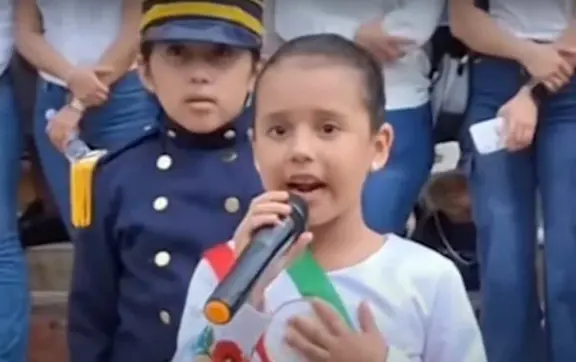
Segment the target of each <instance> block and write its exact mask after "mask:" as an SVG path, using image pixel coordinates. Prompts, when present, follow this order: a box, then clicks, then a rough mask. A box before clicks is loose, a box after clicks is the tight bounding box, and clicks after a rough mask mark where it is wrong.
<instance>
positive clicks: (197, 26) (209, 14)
mask: <svg viewBox="0 0 576 362" xmlns="http://www.w3.org/2000/svg"><path fill="white" fill-rule="evenodd" d="M263 7H264V0H212V1H198V0H196V1H193V0H192V1H191V0H186V1H184V0H145V1H144V4H143V16H142V22H141V26H140V31H141V36H142V41H159V42H162V41H166V42H179V41H182V42H188V41H189V42H206V43H216V44H226V45H230V46H234V47H240V48H248V49H258V48H260V47H261V45H262V35H263V32H264V25H263V21H262V14H263Z"/></svg>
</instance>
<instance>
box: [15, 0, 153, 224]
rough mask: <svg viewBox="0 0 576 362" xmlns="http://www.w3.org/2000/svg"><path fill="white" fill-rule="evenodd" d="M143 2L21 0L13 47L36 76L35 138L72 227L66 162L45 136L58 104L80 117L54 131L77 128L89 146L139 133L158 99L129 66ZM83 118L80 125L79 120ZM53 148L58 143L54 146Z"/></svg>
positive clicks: (105, 145) (132, 62) (124, 139)
mask: <svg viewBox="0 0 576 362" xmlns="http://www.w3.org/2000/svg"><path fill="white" fill-rule="evenodd" d="M140 7H141V2H140V1H133V0H123V1H118V0H103V1H90V2H83V3H82V5H81V6H78V5H77V2H76V1H73V0H62V1H46V0H21V1H18V2H17V5H16V24H17V25H16V45H17V48H18V50H19V51H20V53H21V54H22V55H23V56H24V57H25V58H26V59H27V60H28V61H29V62H30V63H31V64H32V65H34V66H35V67H36V68H37V69H38V71H39V73H40V76H41V77H42V79H41V80H40V81H39V82H38V83H39V84H38V87H37V95H36V109H35V120H34V123H35V124H34V137H35V142H36V146H37V148H38V152H39V155H40V159H41V162H42V166H43V170H44V173H45V174H46V178H47V179H48V183H49V185H50V188H51V190H52V192H53V194H54V197H55V199H56V203H57V205H58V208H59V210H60V213H61V216H62V218H63V219H64V221H65V222H66V223H67V225H68V226H69V228H71V226H70V221H69V220H70V217H69V215H70V205H69V204H70V198H69V181H68V180H69V171H68V169H69V165H68V161H67V160H66V159H65V157H64V156H63V155H62V154H61V152H60V150H59V149H58V148H57V147H55V146H54V145H53V144H52V142H51V139H50V137H53V138H54V135H53V134H52V135H48V134H47V132H46V131H47V125H48V121H49V120H50V118H52V117H53V116H54V115H55V114H57V112H58V111H59V110H61V109H65V110H73V112H76V113H80V114H79V116H78V117H76V118H74V117H72V118H71V119H70V117H69V118H66V117H61V118H57V119H56V120H54V122H55V123H56V124H52V125H51V132H53V133H54V132H59V133H60V134H65V136H66V137H72V136H73V134H75V133H76V132H79V133H80V137H81V138H82V139H84V140H85V141H86V142H87V143H88V144H89V145H91V146H92V147H94V148H104V149H108V148H114V147H116V146H119V145H122V144H123V143H126V142H128V141H129V140H131V139H134V138H135V137H137V136H139V135H140V134H142V132H143V128H144V127H145V126H146V125H148V124H149V123H150V122H151V120H152V119H154V117H155V109H156V105H155V104H154V103H153V102H152V101H151V99H150V97H149V95H148V93H147V92H146V91H145V90H144V88H143V87H142V85H141V83H140V80H139V79H138V75H137V73H136V71H135V69H134V65H135V59H136V58H135V56H136V54H137V44H138V25H139V21H140V16H141V10H140ZM80 118H81V119H82V121H81V122H80V123H79V122H78V121H79V120H80ZM57 146H58V145H57Z"/></svg>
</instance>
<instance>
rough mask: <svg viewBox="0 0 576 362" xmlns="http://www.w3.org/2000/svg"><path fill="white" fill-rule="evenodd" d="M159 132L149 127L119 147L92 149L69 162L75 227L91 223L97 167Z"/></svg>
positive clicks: (157, 128) (71, 209) (71, 215)
mask: <svg viewBox="0 0 576 362" xmlns="http://www.w3.org/2000/svg"><path fill="white" fill-rule="evenodd" d="M159 132H160V129H159V127H151V128H150V129H146V130H145V131H144V132H143V133H142V134H141V135H138V137H136V138H135V139H133V140H131V141H129V142H127V143H124V144H123V145H122V146H121V147H118V148H115V149H113V150H94V151H92V152H90V153H88V154H87V155H86V156H84V157H82V158H81V159H79V160H76V161H74V162H73V163H71V164H70V218H71V222H72V225H73V226H74V227H75V228H78V229H84V228H87V227H89V226H90V225H91V224H92V219H93V215H92V211H93V209H94V207H93V198H94V179H95V174H96V172H97V169H101V168H102V167H103V166H105V165H106V164H108V163H110V161H112V160H114V159H116V158H117V157H118V156H120V155H121V154H123V153H124V152H126V151H128V150H130V149H132V148H134V147H137V146H139V145H140V144H142V143H144V142H145V141H147V140H149V139H150V138H152V137H154V136H156V135H157V134H158V133H159Z"/></svg>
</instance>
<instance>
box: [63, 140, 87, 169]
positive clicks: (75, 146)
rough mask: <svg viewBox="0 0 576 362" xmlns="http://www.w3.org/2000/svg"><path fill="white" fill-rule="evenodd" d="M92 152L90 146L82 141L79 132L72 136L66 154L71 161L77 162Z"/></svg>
mask: <svg viewBox="0 0 576 362" xmlns="http://www.w3.org/2000/svg"><path fill="white" fill-rule="evenodd" d="M90 152H91V149H90V147H88V145H87V144H86V143H85V142H84V141H82V140H81V139H80V138H79V137H78V135H77V134H75V135H73V136H72V137H70V140H68V144H67V145H66V149H65V150H64V155H65V156H66V158H67V159H68V161H70V162H76V161H79V160H81V159H82V158H84V157H86V155H88V154H89V153H90Z"/></svg>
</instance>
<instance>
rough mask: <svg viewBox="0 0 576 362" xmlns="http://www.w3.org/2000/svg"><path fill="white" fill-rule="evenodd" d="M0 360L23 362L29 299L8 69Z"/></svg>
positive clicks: (0, 214) (2, 151) (0, 180)
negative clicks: (19, 211)
mask: <svg viewBox="0 0 576 362" xmlns="http://www.w3.org/2000/svg"><path fill="white" fill-rule="evenodd" d="M0 121H1V122H2V126H1V127H0V362H25V361H26V350H27V340H28V321H29V310H30V301H29V295H28V282H27V267H26V263H25V262H24V254H23V251H22V247H21V246H20V241H19V238H18V217H17V213H18V180H19V177H20V155H21V151H22V148H21V140H22V137H21V136H22V135H21V134H20V122H19V119H18V116H17V110H16V102H15V99H14V93H13V88H12V78H11V75H10V73H9V72H8V71H5V72H4V74H3V75H2V76H1V77H0Z"/></svg>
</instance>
